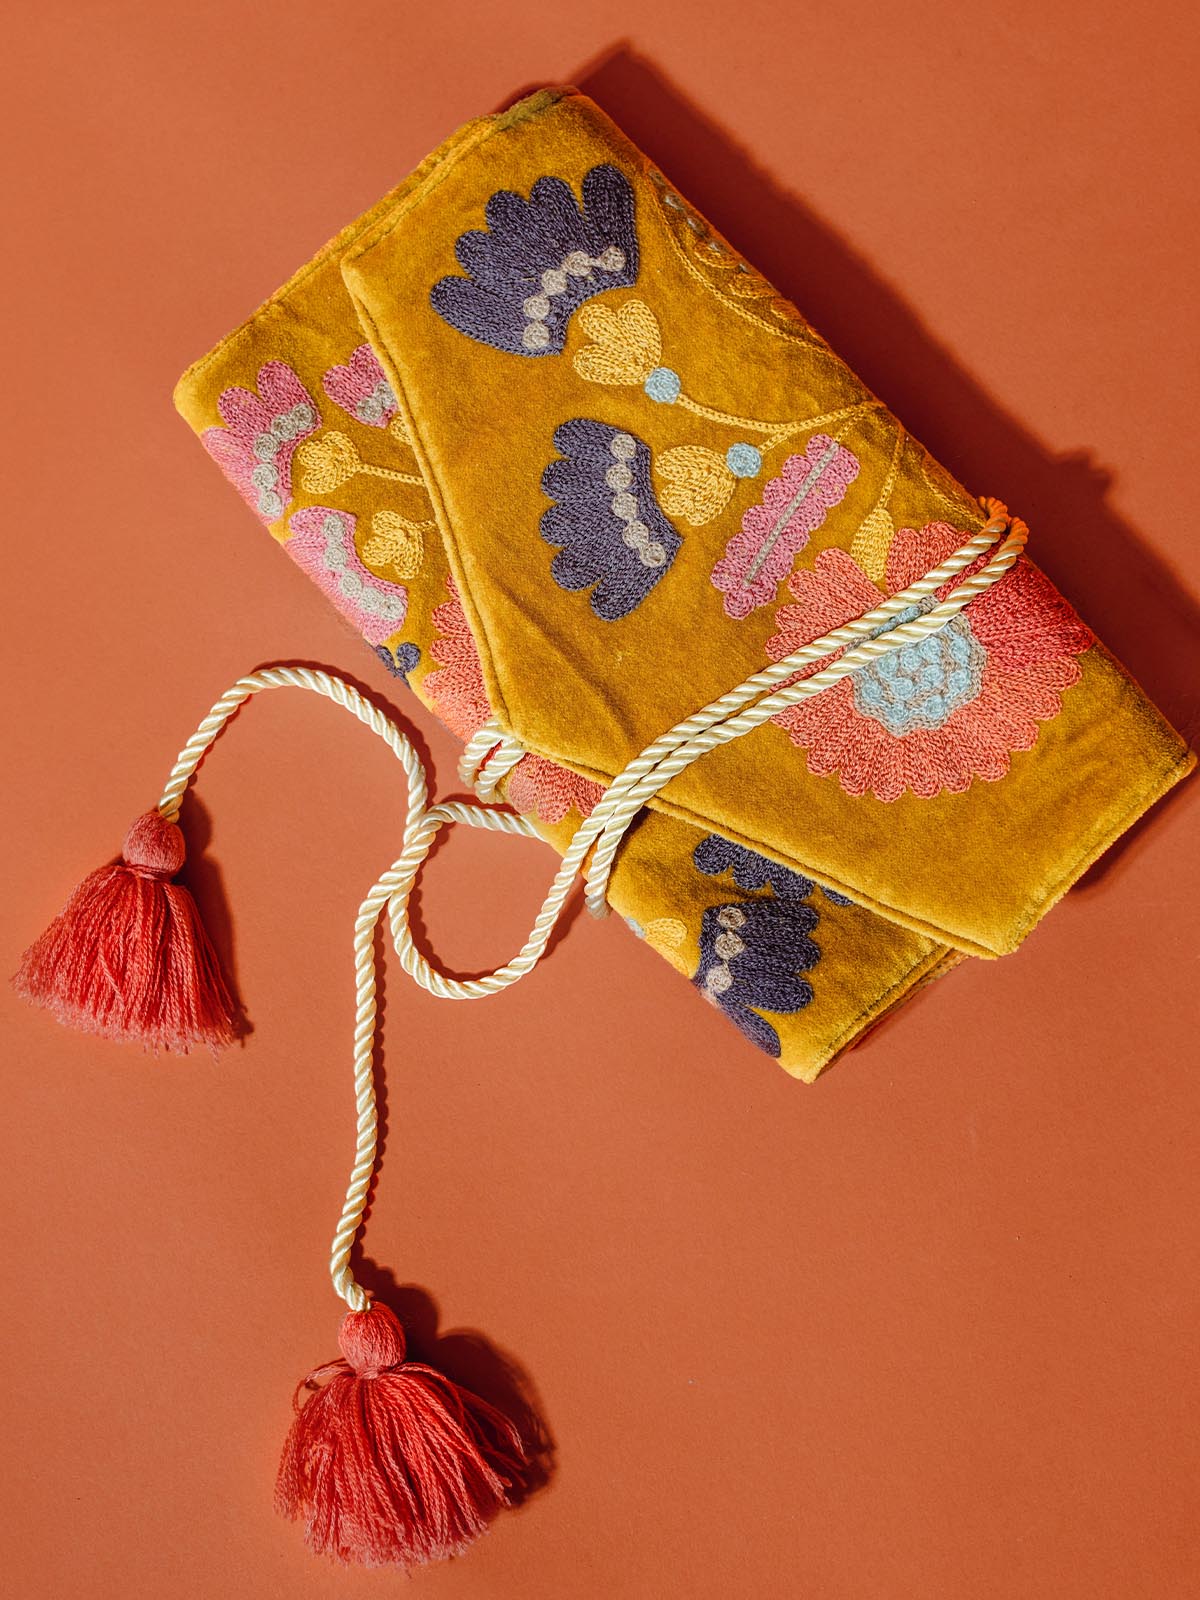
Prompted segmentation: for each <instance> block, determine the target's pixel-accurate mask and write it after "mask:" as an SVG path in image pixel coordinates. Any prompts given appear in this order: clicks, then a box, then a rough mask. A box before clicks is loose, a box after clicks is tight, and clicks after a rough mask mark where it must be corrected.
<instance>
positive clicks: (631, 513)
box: [604, 433, 667, 567]
mask: <svg viewBox="0 0 1200 1600" xmlns="http://www.w3.org/2000/svg"><path fill="white" fill-rule="evenodd" d="M608 448H609V451H610V453H611V454H612V455H613V456H615V457H616V461H615V464H614V465H613V466H611V467H609V469H608V471H607V472H606V473H605V474H604V481H605V483H606V484H607V485H608V487H609V488H610V489H615V490H616V493H615V494H614V495H613V497H612V500H611V501H610V502H609V507H608V509H609V510H610V511H611V512H612V514H613V516H614V517H616V518H617V519H618V520H619V521H621V522H623V523H624V524H625V527H624V529H623V530H622V532H621V543H622V544H625V545H628V546H629V548H630V549H631V550H633V551H636V553H637V558H638V560H639V561H640V562H641V563H642V565H643V566H644V567H661V566H662V565H663V564H664V562H665V561H666V559H667V552H666V547H665V546H664V545H663V544H662V543H661V542H660V541H659V540H658V539H655V538H654V537H653V536H652V535H651V533H650V529H649V528H648V527H647V526H646V524H645V523H644V522H643V521H642V519H641V507H640V505H639V503H638V497H637V495H636V494H633V493H631V486H632V484H633V471H632V469H631V468H630V466H629V462H630V461H632V459H633V457H634V456H635V455H636V454H637V440H636V439H635V438H634V437H633V435H632V434H630V433H614V434H613V436H612V438H611V440H610V441H609V446H608Z"/></svg>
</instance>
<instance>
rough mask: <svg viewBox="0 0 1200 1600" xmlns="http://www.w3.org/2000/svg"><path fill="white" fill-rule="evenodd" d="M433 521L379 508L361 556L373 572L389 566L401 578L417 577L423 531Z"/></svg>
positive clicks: (387, 574)
mask: <svg viewBox="0 0 1200 1600" xmlns="http://www.w3.org/2000/svg"><path fill="white" fill-rule="evenodd" d="M427 527H432V523H420V522H410V521H409V520H408V518H407V517H402V516H400V514H399V513H398V512H396V511H377V512H376V513H375V515H374V516H373V517H372V518H371V538H369V539H368V540H367V542H366V543H365V544H364V545H363V548H362V559H363V561H364V563H365V564H366V565H367V566H368V567H371V568H372V569H373V570H374V571H376V572H379V570H380V568H386V569H387V572H385V573H384V574H382V575H383V576H389V575H391V574H392V573H394V574H395V576H396V577H398V578H415V577H416V576H417V574H418V573H419V572H420V570H421V562H422V560H423V559H424V556H425V540H424V537H423V532H422V530H423V529H424V528H427Z"/></svg>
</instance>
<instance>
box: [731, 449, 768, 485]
mask: <svg viewBox="0 0 1200 1600" xmlns="http://www.w3.org/2000/svg"><path fill="white" fill-rule="evenodd" d="M725 465H726V466H727V467H728V468H729V470H730V472H732V473H733V475H734V477H735V478H757V477H758V475H759V473H760V472H761V471H762V456H761V455H760V454H759V452H758V451H757V450H756V449H755V448H754V446H753V445H752V444H731V445H730V446H729V449H728V450H726V452H725Z"/></svg>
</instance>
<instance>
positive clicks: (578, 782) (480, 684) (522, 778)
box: [422, 577, 604, 822]
mask: <svg viewBox="0 0 1200 1600" xmlns="http://www.w3.org/2000/svg"><path fill="white" fill-rule="evenodd" d="M446 588H447V589H448V590H449V591H450V598H449V600H445V601H443V602H442V604H441V605H440V606H436V607H435V608H434V612H433V625H434V627H435V628H436V629H437V637H436V638H435V639H434V642H433V644H432V645H431V646H430V649H429V653H430V655H431V656H432V657H433V659H434V660H435V661H436V662H438V663H439V666H438V668H437V670H436V671H434V672H430V673H428V674H426V676H425V678H424V679H423V680H422V687H423V688H424V689H426V690H427V691H428V693H429V696H430V698H431V699H432V700H433V703H434V706H435V708H436V710H437V713H438V715H439V716H440V717H441V719H442V721H443V722H444V723H445V724H446V726H447V727H448V728H450V729H451V730H452V731H453V732H454V733H456V734H457V735H458V737H459V738H460V739H462V740H463V741H464V742H466V741H467V740H468V739H470V738H471V737H472V735H473V734H475V733H477V732H478V731H479V729H480V728H482V727H483V725H484V723H485V722H487V721H488V720H489V718H490V717H491V715H492V708H491V706H490V704H489V703H488V697H487V689H486V687H485V685H484V681H483V667H482V666H481V664H480V660H479V651H478V649H477V648H476V645H475V639H474V636H473V635H472V633H471V628H470V624H469V623H468V622H467V616H466V612H465V611H464V610H463V606H462V601H461V600H460V599H459V597H458V589H457V587H456V586H455V582H454V579H453V578H451V577H447V579H446ZM603 793H604V791H603V789H602V788H601V787H600V785H599V784H598V783H592V782H591V781H590V779H588V778H581V777H580V776H579V774H578V773H576V772H571V771H569V770H568V769H567V768H566V767H560V766H559V765H558V764H557V763H556V762H553V761H548V760H547V759H546V757H545V756H539V755H537V754H535V753H534V752H533V751H530V752H528V754H526V755H523V756H522V757H521V759H520V761H518V762H517V764H516V766H515V767H514V768H513V770H512V773H511V774H510V776H509V778H508V784H507V788H506V790H505V796H506V798H507V800H508V801H509V803H510V804H511V805H512V806H514V807H515V808H516V809H517V810H518V811H527V812H533V813H534V814H535V815H536V816H537V817H539V818H540V819H541V821H542V822H561V821H562V820H563V818H564V817H566V816H567V815H568V813H569V812H570V811H571V810H576V811H578V812H580V814H581V815H583V816H585V817H586V816H588V815H590V813H591V811H592V809H593V808H594V806H595V805H596V803H597V801H598V800H599V799H600V797H601V795H602V794H603Z"/></svg>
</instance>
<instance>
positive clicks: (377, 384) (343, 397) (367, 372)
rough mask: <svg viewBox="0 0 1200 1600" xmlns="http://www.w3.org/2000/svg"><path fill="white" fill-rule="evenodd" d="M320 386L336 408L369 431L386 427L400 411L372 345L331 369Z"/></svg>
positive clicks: (367, 345) (359, 349)
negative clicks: (362, 423)
mask: <svg viewBox="0 0 1200 1600" xmlns="http://www.w3.org/2000/svg"><path fill="white" fill-rule="evenodd" d="M321 384H322V387H323V388H324V390H325V393H326V394H327V395H328V396H329V398H330V399H331V400H332V401H333V403H334V404H335V405H338V406H341V408H342V410H343V411H344V412H345V413H346V414H347V416H351V417H353V418H354V419H355V420H356V421H358V422H365V423H366V424H367V426H368V427H369V428H386V427H387V425H388V423H389V422H391V420H392V418H393V417H394V416H395V415H396V413H397V411H398V410H399V409H400V407H399V405H398V404H397V401H396V395H395V392H394V390H393V389H392V386H391V384H390V383H389V382H388V381H387V377H386V376H385V374H384V370H383V368H382V367H381V366H380V365H379V361H378V359H377V357H376V355H375V352H374V350H372V349H371V346H370V345H369V344H360V345H359V347H358V349H357V350H356V351H355V352H354V354H353V355H352V356H351V357H350V359H349V361H347V363H346V365H345V366H344V367H330V368H329V370H328V372H326V373H325V374H324V376H323V377H322V379H321Z"/></svg>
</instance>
